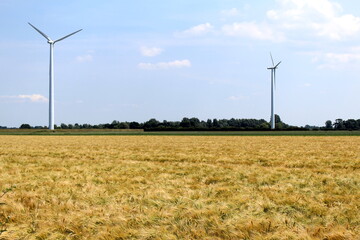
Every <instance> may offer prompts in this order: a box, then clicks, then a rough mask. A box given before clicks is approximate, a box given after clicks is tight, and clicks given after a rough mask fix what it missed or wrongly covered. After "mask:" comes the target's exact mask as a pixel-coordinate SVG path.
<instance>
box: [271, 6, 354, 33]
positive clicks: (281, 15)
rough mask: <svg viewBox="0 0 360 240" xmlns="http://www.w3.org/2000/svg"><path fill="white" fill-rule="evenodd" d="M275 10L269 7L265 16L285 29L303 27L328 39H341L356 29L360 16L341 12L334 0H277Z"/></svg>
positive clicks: (306, 30) (300, 28)
mask: <svg viewBox="0 0 360 240" xmlns="http://www.w3.org/2000/svg"><path fill="white" fill-rule="evenodd" d="M278 2H279V4H280V5H281V9H279V10H270V11H268V12H267V17H268V19H270V20H273V21H274V22H277V23H279V24H280V26H281V27H282V28H283V29H286V30H303V31H305V32H302V34H304V33H306V32H308V34H310V35H317V36H319V37H326V38H329V39H331V40H344V39H347V38H349V37H352V36H355V35H356V34H358V33H359V32H360V18H359V17H356V16H354V15H351V14H342V12H343V9H342V7H341V5H339V4H338V3H335V2H332V1H330V0H316V1H315V0H278Z"/></svg>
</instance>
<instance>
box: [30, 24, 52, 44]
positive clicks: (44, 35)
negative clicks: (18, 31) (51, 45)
mask: <svg viewBox="0 0 360 240" xmlns="http://www.w3.org/2000/svg"><path fill="white" fill-rule="evenodd" d="M28 24H29V25H30V26H32V27H33V28H34V29H35V30H36V31H37V32H38V33H40V34H41V35H43V37H44V38H46V39H47V40H48V41H51V39H50V38H49V37H48V36H47V35H46V34H45V33H43V32H42V31H40V30H39V29H37V28H36V27H35V26H34V25H32V24H31V23H29V22H28Z"/></svg>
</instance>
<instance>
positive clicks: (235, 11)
mask: <svg viewBox="0 0 360 240" xmlns="http://www.w3.org/2000/svg"><path fill="white" fill-rule="evenodd" d="M221 14H222V15H224V16H228V17H234V16H237V15H239V10H238V9H237V8H232V9H227V10H222V11H221Z"/></svg>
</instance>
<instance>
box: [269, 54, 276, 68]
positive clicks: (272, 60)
mask: <svg viewBox="0 0 360 240" xmlns="http://www.w3.org/2000/svg"><path fill="white" fill-rule="evenodd" d="M270 57H271V62H272V64H273V66H275V64H274V59H273V57H272V54H271V52H270Z"/></svg>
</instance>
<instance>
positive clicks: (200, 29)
mask: <svg viewBox="0 0 360 240" xmlns="http://www.w3.org/2000/svg"><path fill="white" fill-rule="evenodd" d="M213 29H214V26H213V25H211V24H210V23H204V24H200V25H196V26H194V27H192V28H189V29H187V30H185V31H183V32H180V33H177V34H176V35H177V36H185V37H186V36H202V35H205V34H207V33H210V32H212V31H213Z"/></svg>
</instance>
